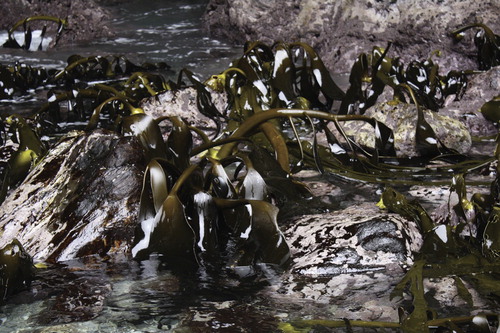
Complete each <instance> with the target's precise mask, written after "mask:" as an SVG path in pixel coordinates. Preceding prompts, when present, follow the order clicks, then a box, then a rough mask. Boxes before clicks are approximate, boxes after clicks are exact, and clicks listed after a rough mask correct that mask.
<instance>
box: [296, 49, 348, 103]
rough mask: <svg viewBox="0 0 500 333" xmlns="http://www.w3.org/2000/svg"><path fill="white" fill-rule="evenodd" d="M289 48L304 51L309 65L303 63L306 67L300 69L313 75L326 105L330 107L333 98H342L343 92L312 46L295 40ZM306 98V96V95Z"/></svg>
mask: <svg viewBox="0 0 500 333" xmlns="http://www.w3.org/2000/svg"><path fill="white" fill-rule="evenodd" d="M290 48H291V49H294V48H300V49H302V50H304V52H305V58H307V60H308V61H309V62H310V65H307V64H306V65H305V66H306V68H302V71H307V72H309V75H312V77H314V80H315V82H316V84H317V85H318V86H319V89H320V91H321V92H322V93H323V95H324V96H325V97H326V98H327V99H328V100H329V102H328V103H327V107H328V109H329V107H331V103H332V102H333V101H334V100H342V99H343V98H344V96H345V93H344V92H343V91H342V89H340V88H339V86H338V85H337V84H336V83H335V82H334V81H333V79H332V77H331V75H330V72H329V71H328V70H327V69H326V67H325V65H324V63H323V61H322V60H321V58H320V57H319V55H318V54H317V53H316V51H314V49H313V48H312V47H310V46H309V45H307V44H305V43H301V42H296V43H290ZM306 98H307V97H306Z"/></svg>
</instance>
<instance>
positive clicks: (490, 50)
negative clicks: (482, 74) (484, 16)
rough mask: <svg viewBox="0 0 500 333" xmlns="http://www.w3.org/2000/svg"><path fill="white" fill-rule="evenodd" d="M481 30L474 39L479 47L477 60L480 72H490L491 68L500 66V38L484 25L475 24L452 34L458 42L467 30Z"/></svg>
mask: <svg viewBox="0 0 500 333" xmlns="http://www.w3.org/2000/svg"><path fill="white" fill-rule="evenodd" d="M472 28H480V29H481V31H479V32H477V33H476V35H475V37H474V44H476V47H477V60H478V63H479V69H480V70H488V69H490V68H491V67H495V66H498V65H500V36H498V35H496V34H495V33H493V31H492V30H491V29H490V28H489V27H488V26H486V25H484V24H482V23H474V24H470V25H467V26H464V27H462V28H459V29H457V30H455V31H453V32H452V33H451V34H452V36H453V37H454V38H455V39H456V40H460V39H462V37H463V33H464V32H465V31H466V30H469V29H472Z"/></svg>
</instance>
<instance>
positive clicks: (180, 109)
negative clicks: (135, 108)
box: [141, 88, 227, 130]
mask: <svg viewBox="0 0 500 333" xmlns="http://www.w3.org/2000/svg"><path fill="white" fill-rule="evenodd" d="M210 94H211V97H212V102H213V103H214V105H215V107H216V108H217V110H219V112H224V111H225V110H226V108H227V97H226V95H225V94H223V93H217V92H214V91H211V93H210ZM196 98H197V92H196V89H195V88H184V89H179V90H167V91H166V92H164V93H161V94H159V95H158V96H155V97H150V98H147V99H145V100H143V101H142V103H141V107H142V108H143V109H144V112H146V113H147V114H149V115H150V116H152V117H153V118H159V117H170V116H178V117H181V118H182V119H184V121H186V123H187V124H188V125H192V126H195V127H198V128H200V129H203V130H206V129H213V128H215V123H214V122H213V120H211V119H210V118H208V117H206V116H204V115H203V114H202V113H200V111H199V110H198V106H197V104H196Z"/></svg>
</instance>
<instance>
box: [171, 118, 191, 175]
mask: <svg viewBox="0 0 500 333" xmlns="http://www.w3.org/2000/svg"><path fill="white" fill-rule="evenodd" d="M169 119H170V121H171V122H172V130H171V132H170V134H169V136H168V139H167V144H166V146H167V149H168V150H167V152H168V157H169V159H170V160H171V161H172V163H173V164H174V165H175V166H176V167H177V168H178V169H179V170H184V169H186V168H187V167H188V166H189V164H190V163H189V159H190V154H191V149H192V145H193V137H192V135H191V130H190V129H189V126H188V125H187V124H186V123H185V122H184V121H183V120H182V119H181V118H180V117H177V116H174V117H169Z"/></svg>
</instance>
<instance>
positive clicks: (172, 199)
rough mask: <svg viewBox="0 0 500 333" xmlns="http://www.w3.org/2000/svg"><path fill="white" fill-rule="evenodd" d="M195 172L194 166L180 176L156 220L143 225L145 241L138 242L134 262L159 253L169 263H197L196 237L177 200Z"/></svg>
mask: <svg viewBox="0 0 500 333" xmlns="http://www.w3.org/2000/svg"><path fill="white" fill-rule="evenodd" d="M195 169H196V166H191V167H189V168H188V169H187V170H185V171H184V172H183V173H182V174H181V175H180V177H179V178H178V179H177V181H176V183H175V185H174V186H173V187H172V189H171V191H170V192H169V194H168V196H167V198H166V199H165V200H164V201H163V203H162V205H161V207H160V208H159V209H158V211H157V212H156V214H155V216H154V217H152V218H148V219H146V220H143V221H140V226H139V227H140V229H141V232H138V233H137V234H138V235H141V234H142V237H141V238H140V239H139V238H136V241H135V245H134V247H133V248H132V256H133V257H134V258H138V259H144V258H147V256H148V255H149V254H151V253H159V254H161V255H163V256H164V257H165V258H166V259H168V260H170V261H177V262H178V261H181V262H182V261H184V260H193V259H195V257H194V254H195V250H194V249H195V233H194V230H193V229H192V227H191V225H190V224H189V222H188V220H187V217H186V213H185V211H184V205H183V204H182V202H181V200H180V199H179V197H178V192H179V190H180V188H181V187H182V185H183V184H184V183H185V182H186V180H187V179H188V178H189V177H190V176H191V174H192V173H193V171H195Z"/></svg>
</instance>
